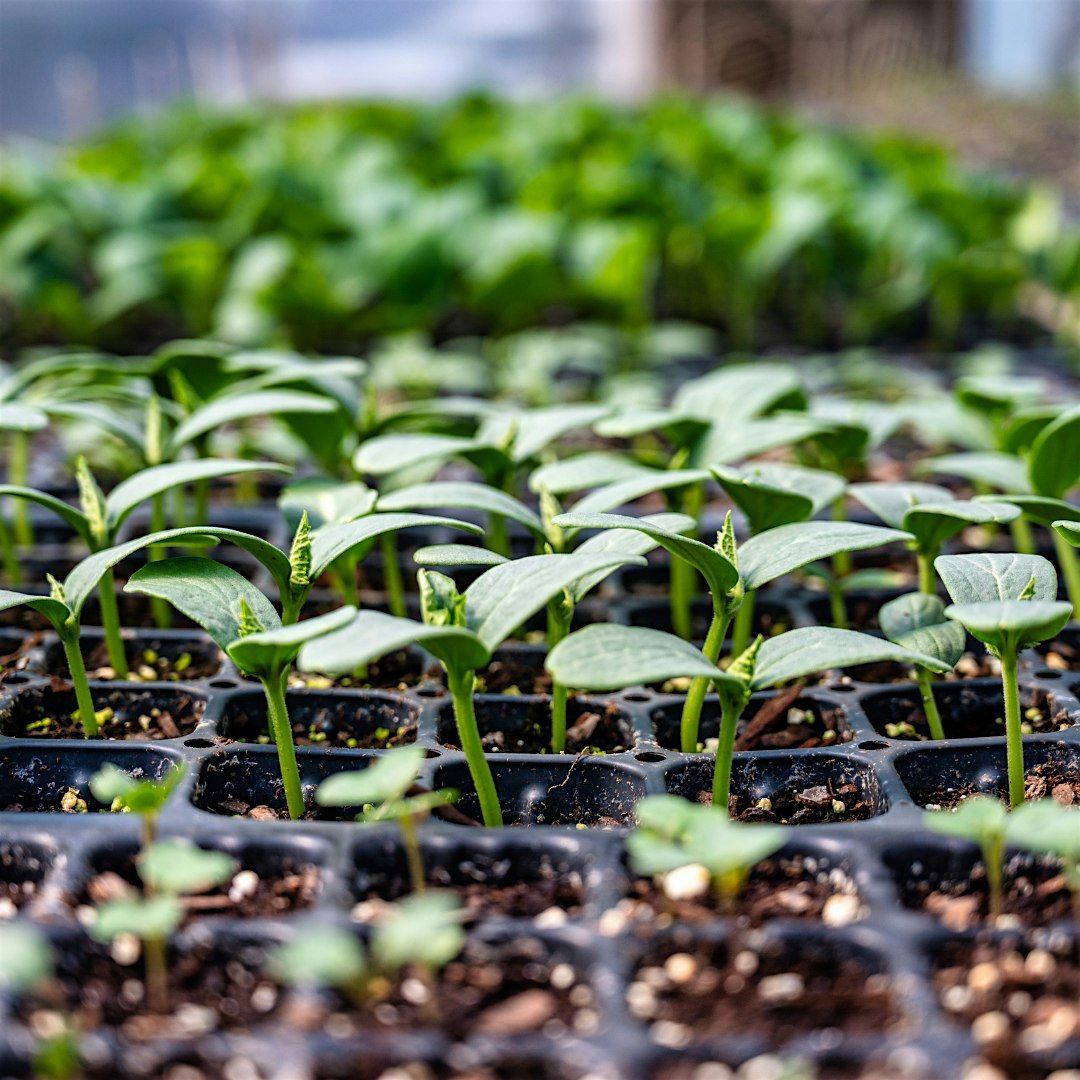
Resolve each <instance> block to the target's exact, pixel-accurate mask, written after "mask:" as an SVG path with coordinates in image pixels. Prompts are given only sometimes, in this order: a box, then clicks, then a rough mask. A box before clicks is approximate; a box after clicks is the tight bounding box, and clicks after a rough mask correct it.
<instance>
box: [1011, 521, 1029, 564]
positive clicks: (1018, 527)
mask: <svg viewBox="0 0 1080 1080" xmlns="http://www.w3.org/2000/svg"><path fill="white" fill-rule="evenodd" d="M1009 531H1010V532H1011V533H1012V539H1013V550H1015V551H1017V552H1019V553H1020V554H1021V555H1034V554H1035V538H1034V537H1033V536H1032V535H1031V526H1030V525H1029V524H1028V520H1027V518H1025V517H1023V516H1021V517H1018V518H1016V519H1015V520H1014V521H1012V522H1010V523H1009Z"/></svg>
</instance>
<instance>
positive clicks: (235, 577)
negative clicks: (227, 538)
mask: <svg viewBox="0 0 1080 1080" xmlns="http://www.w3.org/2000/svg"><path fill="white" fill-rule="evenodd" d="M124 591H125V592H131V593H137V594H139V595H142V596H157V597H160V598H161V599H162V600H166V601H168V602H169V603H170V604H172V606H173V607H174V608H176V610H177V611H179V612H181V613H182V614H184V615H186V616H187V617H188V618H189V619H191V621H192V622H194V623H197V624H198V625H199V626H201V627H202V628H203V629H204V630H205V631H206V632H207V633H208V634H209V635H210V636H211V637H212V638H213V639H214V641H215V642H216V644H217V645H218V646H219V647H220V648H222V649H225V650H226V651H227V650H228V648H229V646H230V645H232V644H233V642H235V641H237V639H238V638H240V637H242V636H243V633H242V632H243V629H244V628H243V626H242V624H241V614H242V612H241V604H240V602H241V600H243V601H244V602H245V603H246V605H247V608H248V609H249V610H250V611H251V612H252V613H253V614H254V616H255V618H256V619H257V620H258V622H259V624H260V625H261V626H262V627H263V628H264V629H265V630H268V631H271V630H277V629H279V628H280V627H281V619H280V617H279V616H278V613H277V611H275V610H274V606H273V604H271V603H270V601H269V600H267V599H266V597H265V596H263V594H262V592H261V591H260V590H259V589H258V588H257V587H256V586H255V585H253V584H252V583H251V582H250V581H248V579H247V578H246V577H244V576H243V574H240V573H237V571H235V570H233V569H232V568H231V567H229V566H224V565H223V564H221V563H217V562H214V561H213V560H212V559H202V558H197V557H193V556H184V557H181V558H176V559H164V560H162V561H161V562H153V563H147V564H146V565H145V566H141V567H139V569H138V570H136V571H135V573H134V574H132V575H131V577H130V578H129V579H128V583H127V584H126V585H125V586H124Z"/></svg>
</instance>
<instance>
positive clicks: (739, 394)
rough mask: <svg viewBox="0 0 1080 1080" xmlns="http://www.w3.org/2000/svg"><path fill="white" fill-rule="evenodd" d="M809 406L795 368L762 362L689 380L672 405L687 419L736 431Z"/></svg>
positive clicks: (678, 391) (726, 367)
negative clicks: (741, 425) (721, 424)
mask: <svg viewBox="0 0 1080 1080" xmlns="http://www.w3.org/2000/svg"><path fill="white" fill-rule="evenodd" d="M806 404H807V397H806V391H805V390H804V389H803V386H802V380H801V377H800V375H799V373H798V371H797V370H796V369H795V367H794V366H793V365H791V364H783V363H774V362H769V361H761V360H755V361H754V362H752V363H743V364H728V365H725V366H724V367H722V368H718V369H717V370H715V371H710V372H709V373H708V374H707V375H702V376H700V377H698V378H696V379H689V380H687V381H686V382H685V383H683V385H682V386H680V387H679V389H678V390H677V391H676V392H675V397H674V399H673V401H672V405H673V407H674V408H675V409H676V410H677V411H678V412H680V413H682V414H684V415H686V416H694V417H698V418H699V419H701V420H704V421H707V422H708V423H712V422H713V421H714V420H716V418H717V417H720V418H722V420H723V422H724V423H725V424H730V425H731V426H733V427H734V426H737V425H738V423H739V422H741V421H745V420H751V419H753V418H755V417H758V416H765V415H766V414H767V413H770V412H774V411H775V410H777V409H781V408H784V409H801V408H805V407H806Z"/></svg>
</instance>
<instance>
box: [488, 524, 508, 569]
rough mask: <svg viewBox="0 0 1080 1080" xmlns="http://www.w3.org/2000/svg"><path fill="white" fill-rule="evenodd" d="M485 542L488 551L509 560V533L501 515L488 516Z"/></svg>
mask: <svg viewBox="0 0 1080 1080" xmlns="http://www.w3.org/2000/svg"><path fill="white" fill-rule="evenodd" d="M487 542H488V549H489V550H490V551H494V552H495V554H496V555H505V556H506V558H508V559H509V558H510V533H509V532H508V530H507V528H506V518H504V517H503V516H502V514H489V515H488V536H487Z"/></svg>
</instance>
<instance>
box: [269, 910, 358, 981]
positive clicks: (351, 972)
mask: <svg viewBox="0 0 1080 1080" xmlns="http://www.w3.org/2000/svg"><path fill="white" fill-rule="evenodd" d="M267 960H268V966H269V970H270V973H271V975H272V976H273V977H274V978H275V979H276V980H277V981H278V982H279V983H282V984H284V985H285V986H299V987H311V988H315V989H318V988H323V987H334V988H347V987H351V986H355V985H357V984H359V983H362V982H363V980H364V979H365V978H366V977H367V974H368V962H367V956H366V954H365V952H364V947H363V946H362V945H361V944H360V941H359V940H358V939H357V937H356V935H355V934H354V933H352V932H350V931H348V930H342V929H340V928H339V927H329V926H327V927H317V926H313V927H310V928H308V929H306V930H304V931H302V932H301V933H299V934H297V935H296V936H295V937H293V938H292V939H291V940H289V941H287V942H285V944H283V945H279V946H278V947H277V948H276V949H274V950H273V951H272V952H271V953H270V955H269V956H268V958H267Z"/></svg>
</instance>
